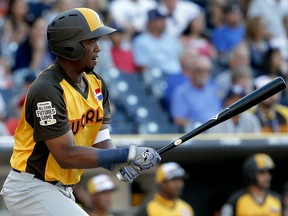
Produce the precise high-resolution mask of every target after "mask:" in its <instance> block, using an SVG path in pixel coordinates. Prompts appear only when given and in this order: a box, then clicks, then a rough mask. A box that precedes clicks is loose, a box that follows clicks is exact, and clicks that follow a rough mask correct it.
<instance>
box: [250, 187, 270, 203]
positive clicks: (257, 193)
mask: <svg viewBox="0 0 288 216" xmlns="http://www.w3.org/2000/svg"><path fill="white" fill-rule="evenodd" d="M248 190H249V192H250V193H251V195H252V196H253V197H254V198H255V200H257V202H259V203H262V202H263V201H264V199H265V196H266V193H267V190H265V189H263V188H260V187H258V186H257V185H251V186H250V187H249V188H248Z"/></svg>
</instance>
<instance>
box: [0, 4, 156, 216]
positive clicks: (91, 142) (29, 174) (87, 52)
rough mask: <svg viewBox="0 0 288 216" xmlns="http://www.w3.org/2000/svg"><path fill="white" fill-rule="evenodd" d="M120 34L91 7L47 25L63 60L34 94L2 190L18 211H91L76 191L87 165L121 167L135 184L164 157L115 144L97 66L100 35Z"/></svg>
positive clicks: (39, 79) (51, 43) (54, 49)
mask: <svg viewBox="0 0 288 216" xmlns="http://www.w3.org/2000/svg"><path fill="white" fill-rule="evenodd" d="M114 31H115V29H113V28H110V27H107V26H105V25H104V24H103V23H102V21H101V20H100V18H99V16H98V14H97V13H96V12H95V11H93V10H91V9H88V8H75V9H72V10H68V11H64V12H62V13H60V14H59V15H57V16H56V17H55V18H54V19H53V20H52V21H51V23H50V24H49V25H48V29H47V38H48V43H49V46H50V48H51V50H52V52H53V53H55V54H56V56H57V59H56V61H55V63H54V64H53V65H51V66H50V67H49V68H47V69H45V70H44V71H43V72H42V73H41V74H40V75H39V76H38V77H37V79H36V80H35V81H34V82H33V83H32V85H31V86H30V89H29V91H28V93H27V97H26V99H25V104H24V106H23V109H22V114H21V119H20V121H19V125H18V128H17V130H16V133H15V144H14V148H13V154H12V157H11V160H10V163H11V167H12V170H11V172H10V173H9V175H8V177H7V179H6V181H5V183H4V185H3V189H2V190H1V195H2V196H3V198H4V201H5V203H6V206H7V208H8V210H9V211H10V213H11V214H12V215H17V216H22V215H27V216H28V215H29V216H33V215H37V216H38V215H41V216H46V215H47V216H48V215H49V216H51V215H54V216H56V215H57V216H58V215H59V216H63V215H69V216H73V215H75V216H76V215H77V216H80V215H87V213H86V212H85V211H84V210H82V209H81V208H80V207H79V206H78V205H77V204H76V203H75V202H74V201H75V199H74V196H73V190H72V186H73V185H74V184H77V183H78V182H79V181H80V178H81V175H82V174H83V172H84V169H86V168H97V167H104V168H107V169H109V170H114V169H115V167H117V169H115V173H117V171H119V170H121V172H119V173H118V178H119V179H121V180H123V181H126V182H132V181H133V179H134V178H136V177H137V176H138V175H139V174H140V172H141V170H146V169H149V168H150V167H152V166H154V165H155V164H157V163H159V162H160V156H159V154H158V153H157V152H156V151H155V150H154V149H151V148H146V147H137V146H136V145H130V146H129V147H127V148H115V146H114V145H113V144H112V142H111V137H110V134H109V129H108V126H109V123H110V121H111V110H110V103H109V93H108V90H107V87H106V85H105V82H104V80H103V79H102V78H101V77H100V76H99V75H98V74H97V73H95V72H94V71H93V68H94V66H95V65H96V63H97V57H98V55H99V52H100V47H99V45H98V40H99V39H100V37H102V36H104V35H107V34H110V33H112V32H114ZM93 147H94V148H93Z"/></svg>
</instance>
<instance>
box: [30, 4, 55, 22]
mask: <svg viewBox="0 0 288 216" xmlns="http://www.w3.org/2000/svg"><path fill="white" fill-rule="evenodd" d="M54 2H55V0H36V1H35V0H33V1H30V0H28V6H29V12H28V19H29V21H30V22H34V20H36V19H39V18H41V17H42V16H43V15H44V14H45V13H47V12H48V11H49V10H50V9H51V7H52V6H53V4H54Z"/></svg>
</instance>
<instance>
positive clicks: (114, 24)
mask: <svg viewBox="0 0 288 216" xmlns="http://www.w3.org/2000/svg"><path fill="white" fill-rule="evenodd" d="M108 26H109V27H110V28H114V29H116V30H117V31H116V32H118V33H124V32H125V29H124V28H123V27H122V26H120V25H119V24H118V23H117V22H116V21H111V22H110V23H109V24H108Z"/></svg>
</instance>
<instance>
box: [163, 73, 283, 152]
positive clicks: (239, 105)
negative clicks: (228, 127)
mask: <svg viewBox="0 0 288 216" xmlns="http://www.w3.org/2000/svg"><path fill="white" fill-rule="evenodd" d="M285 88H286V84H285V81H284V80H283V78H282V77H277V78H275V79H274V80H272V81H271V82H269V83H267V84H266V85H264V86H262V87H261V88H258V89H256V90H255V91H253V92H251V93H250V94H248V95H246V96H244V97H243V98H241V99H239V100H238V101H236V102H235V103H233V104H232V105H230V106H228V107H227V108H226V109H224V110H222V111H221V112H220V113H218V114H217V115H216V116H214V117H213V118H211V119H210V120H208V121H207V122H205V123H204V124H202V125H200V126H199V127H197V128H195V129H194V130H192V131H190V132H189V133H187V134H185V135H183V136H182V137H180V138H178V139H177V140H175V141H174V142H172V143H170V144H168V145H166V146H164V147H162V148H161V149H159V150H158V151H157V152H158V153H159V154H160V155H161V154H163V153H165V152H167V151H169V150H170V149H172V148H175V147H176V146H179V145H181V144H182V143H184V142H186V141H187V140H189V139H191V138H193V137H195V136H197V135H198V134H200V133H202V132H203V131H206V130H208V129H209V128H211V127H214V126H215V125H218V124H220V123H221V122H223V121H226V120H227V119H229V118H231V117H233V116H236V115H238V114H239V113H241V112H244V111H246V110H248V109H250V108H251V107H253V106H255V105H256V104H258V103H260V102H261V101H264V100H266V99H267V98H269V97H271V96H272V95H274V94H276V93H278V92H280V91H281V90H283V89H285Z"/></svg>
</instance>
